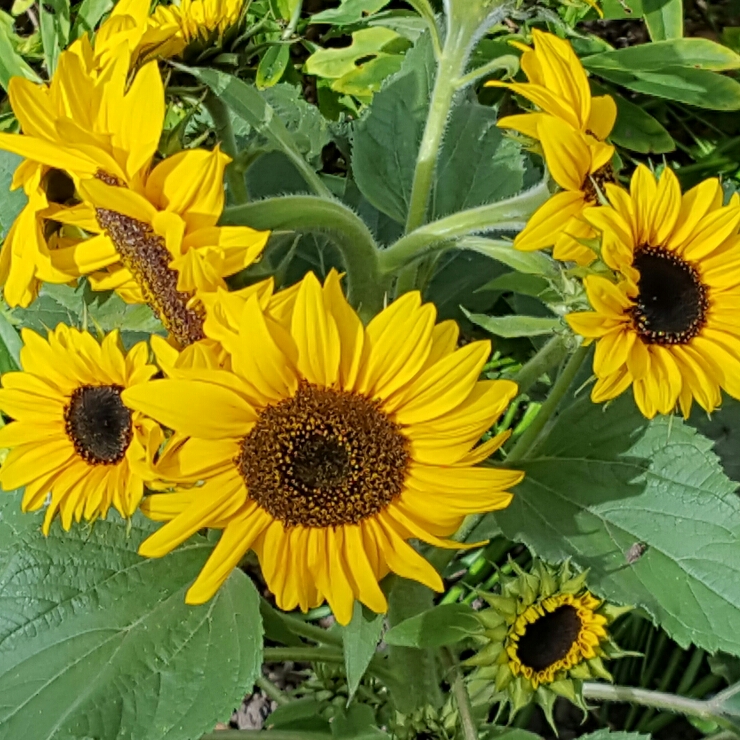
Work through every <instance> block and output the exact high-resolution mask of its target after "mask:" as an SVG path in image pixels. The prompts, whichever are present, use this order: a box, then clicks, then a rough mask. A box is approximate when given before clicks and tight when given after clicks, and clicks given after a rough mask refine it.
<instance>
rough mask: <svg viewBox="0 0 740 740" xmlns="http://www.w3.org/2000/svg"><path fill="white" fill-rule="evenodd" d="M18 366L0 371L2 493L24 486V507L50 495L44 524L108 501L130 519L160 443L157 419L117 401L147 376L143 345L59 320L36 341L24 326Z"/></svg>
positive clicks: (101, 507)
mask: <svg viewBox="0 0 740 740" xmlns="http://www.w3.org/2000/svg"><path fill="white" fill-rule="evenodd" d="M22 337H23V341H24V347H23V349H21V357H20V359H21V365H22V367H23V370H22V371H21V372H11V373H6V374H5V375H3V378H2V385H3V387H2V389H0V409H2V410H3V412H4V413H6V414H8V415H9V416H10V417H11V418H12V419H14V421H11V422H10V423H9V424H7V425H6V426H4V427H3V428H2V429H0V447H4V448H11V449H10V452H9V454H8V456H7V458H6V460H5V462H4V463H3V465H2V467H1V468H0V485H2V487H3V488H4V489H5V490H6V491H9V490H12V489H14V488H19V487H21V486H25V487H26V490H25V493H24V496H23V502H22V507H23V510H24V511H35V510H36V509H40V508H41V507H42V506H43V504H44V502H45V501H46V499H47V496H48V495H49V494H51V500H50V503H49V506H48V507H47V509H46V517H45V519H44V524H43V531H44V533H45V534H48V533H49V527H50V526H51V522H52V520H53V519H54V516H55V515H56V514H57V513H59V514H60V516H61V520H62V526H63V527H64V529H65V530H68V529H69V528H70V526H71V524H72V521H73V520H75V521H80V520H81V519H87V520H90V521H93V520H95V519H97V518H98V517H101V516H105V515H106V513H107V512H108V509H109V508H110V507H111V506H113V507H114V508H115V509H117V510H118V512H119V513H120V514H121V516H124V517H130V516H131V515H132V514H133V513H134V511H135V510H136V508H137V506H138V505H139V502H140V501H141V497H142V496H143V494H144V483H145V482H146V481H149V480H150V479H151V477H152V476H151V470H152V467H151V466H152V460H153V457H154V455H155V453H156V452H157V449H158V448H159V446H160V444H161V443H162V441H163V439H164V438H163V434H162V431H161V429H160V428H159V426H158V425H157V424H156V423H155V422H153V421H152V420H151V419H148V418H146V417H145V416H143V415H142V414H141V413H140V412H138V411H135V410H132V409H131V408H130V407H129V406H127V405H126V403H125V402H124V401H123V400H122V398H121V393H122V391H123V390H124V389H126V388H133V387H136V386H137V385H140V384H144V383H146V382H147V381H148V380H149V379H150V378H151V377H152V376H153V375H154V374H155V373H156V372H157V368H156V367H155V366H153V365H149V364H148V363H147V358H148V356H149V351H148V349H147V346H146V344H145V343H143V342H142V343H140V344H137V345H136V346H135V347H133V348H132V349H131V350H130V351H129V352H128V353H127V354H124V352H123V351H122V350H121V348H120V340H119V336H118V332H112V333H111V334H109V335H108V336H106V337H105V338H104V339H103V341H102V343H98V342H97V341H96V340H95V339H94V338H93V337H92V336H91V335H90V334H88V333H86V332H81V331H78V330H76V329H71V328H69V327H67V326H64V325H59V326H58V327H57V328H56V329H55V330H54V331H52V332H50V333H49V336H48V339H43V338H42V337H40V336H39V335H38V334H36V333H35V332H32V331H30V330H28V329H24V330H23V332H22Z"/></svg>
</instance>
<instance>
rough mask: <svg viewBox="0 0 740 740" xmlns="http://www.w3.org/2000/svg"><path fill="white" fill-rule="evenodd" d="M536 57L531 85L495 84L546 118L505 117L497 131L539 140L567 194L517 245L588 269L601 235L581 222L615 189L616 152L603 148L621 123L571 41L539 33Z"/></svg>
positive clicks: (529, 58) (526, 56)
mask: <svg viewBox="0 0 740 740" xmlns="http://www.w3.org/2000/svg"><path fill="white" fill-rule="evenodd" d="M532 39H533V42H534V49H531V48H529V47H528V46H524V45H523V44H516V46H517V47H518V48H520V49H522V50H523V51H524V53H523V54H522V57H521V67H522V69H523V70H524V73H525V74H526V75H527V78H528V79H529V82H524V83H518V82H514V83H505V82H499V81H496V80H494V81H491V82H489V83H487V85H488V86H496V87H507V88H509V89H510V90H512V91H513V92H515V93H517V94H519V95H521V96H522V97H524V98H527V99H528V100H530V101H531V102H532V103H534V104H535V105H536V106H537V107H538V108H539V109H540V111H538V112H533V113H522V114H519V115H514V116H505V117H504V118H502V119H500V120H499V122H498V125H499V126H500V127H501V128H510V129H513V130H515V131H518V132H519V133H522V134H524V135H525V136H528V137H530V138H531V139H535V140H537V141H539V142H540V144H541V145H542V149H543V153H544V156H545V160H546V162H547V166H548V169H549V170H550V173H551V174H552V177H553V179H554V180H555V182H556V183H557V184H558V185H559V186H560V187H561V188H563V192H561V193H558V194H556V195H554V196H553V197H552V198H550V200H548V201H547V203H545V204H544V205H543V206H542V207H541V208H540V209H539V210H538V211H537V212H536V213H535V214H534V215H533V216H532V218H531V219H530V221H529V223H528V224H527V227H526V228H525V229H524V231H522V232H521V233H520V234H519V235H518V236H517V237H516V239H515V241H514V246H515V247H516V248H517V249H521V250H524V251H533V250H536V249H545V248H547V247H554V251H553V256H554V257H555V258H556V259H560V260H572V261H574V262H577V263H578V264H581V265H588V264H590V263H591V262H593V261H594V259H595V258H596V255H595V254H594V253H593V251H592V250H590V249H589V248H588V247H585V246H583V244H582V243H581V242H582V241H584V240H589V239H593V238H594V237H595V236H596V234H595V233H594V231H593V229H592V228H591V227H590V226H589V225H588V224H587V223H586V222H585V221H584V220H583V219H582V214H583V210H584V208H586V207H587V206H589V205H596V204H597V203H598V193H599V190H600V189H602V188H603V186H604V184H605V183H606V182H613V181H614V173H613V171H612V169H611V164H610V162H611V159H612V157H613V155H614V148H613V147H612V146H610V145H609V144H605V143H604V141H605V140H606V138H607V137H608V136H609V134H610V133H611V130H612V128H613V127H614V122H615V120H616V116H617V108H616V105H615V103H614V100H613V99H612V98H611V97H610V96H609V95H601V96H598V97H593V96H592V95H591V88H590V87H589V84H588V77H587V75H586V72H585V70H584V69H583V66H582V65H581V62H580V60H579V59H578V57H577V56H576V54H575V52H574V51H573V48H572V47H571V45H570V43H569V42H568V41H565V40H563V39H560V38H558V37H557V36H554V35H553V34H550V33H544V32H542V31H539V30H537V29H535V30H534V31H533V32H532Z"/></svg>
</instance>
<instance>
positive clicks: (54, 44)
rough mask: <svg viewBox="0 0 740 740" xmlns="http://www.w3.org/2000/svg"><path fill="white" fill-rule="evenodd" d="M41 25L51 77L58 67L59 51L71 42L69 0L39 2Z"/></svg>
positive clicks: (46, 60) (42, 39)
mask: <svg viewBox="0 0 740 740" xmlns="http://www.w3.org/2000/svg"><path fill="white" fill-rule="evenodd" d="M39 26H40V27H41V42H42V44H43V46H44V61H45V62H46V69H47V71H48V73H49V77H51V76H52V75H53V74H54V71H55V70H56V68H57V59H59V53H60V52H61V50H62V49H64V48H66V46H67V44H68V43H69V31H70V19H69V0H44V2H41V3H39Z"/></svg>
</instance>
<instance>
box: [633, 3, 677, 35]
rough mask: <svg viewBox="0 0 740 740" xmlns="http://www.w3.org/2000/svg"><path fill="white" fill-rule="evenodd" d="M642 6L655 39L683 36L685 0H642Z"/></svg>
mask: <svg viewBox="0 0 740 740" xmlns="http://www.w3.org/2000/svg"><path fill="white" fill-rule="evenodd" d="M642 8H643V13H644V15H645V25H647V29H648V32H649V33H650V38H651V39H652V40H653V41H664V40H666V39H680V38H681V37H682V36H683V0H642Z"/></svg>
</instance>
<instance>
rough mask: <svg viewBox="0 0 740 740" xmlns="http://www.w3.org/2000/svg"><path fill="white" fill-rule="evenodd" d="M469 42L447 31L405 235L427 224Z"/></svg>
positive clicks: (420, 149) (451, 30)
mask: <svg viewBox="0 0 740 740" xmlns="http://www.w3.org/2000/svg"><path fill="white" fill-rule="evenodd" d="M469 43H470V42H469V40H468V39H466V38H461V35H460V34H459V33H455V32H454V31H453V29H452V28H451V29H450V30H449V31H448V34H447V39H446V41H445V46H444V49H443V50H442V56H441V57H440V58H439V64H438V67H437V79H436V81H435V83H434V91H433V92H432V100H431V102H430V104H429V116H428V117H427V123H426V127H425V128H424V136H423V137H422V140H421V146H420V147H419V154H418V156H417V158H416V169H415V171H414V184H413V186H412V188H411V201H410V203H409V212H408V216H407V218H406V233H409V232H411V231H414V230H415V229H418V228H419V227H420V226H421V225H422V224H423V223H424V222H425V221H426V214H427V205H428V203H429V195H430V193H431V191H432V182H433V180H434V170H435V168H436V166H437V158H438V157H439V150H440V146H441V144H442V136H443V135H444V132H445V128H446V127H447V119H448V118H449V115H450V109H451V108H452V100H453V98H454V97H455V93H456V92H457V83H458V79H459V78H460V77H461V75H462V74H463V72H464V71H465V65H466V63H467V60H468V45H469Z"/></svg>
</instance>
